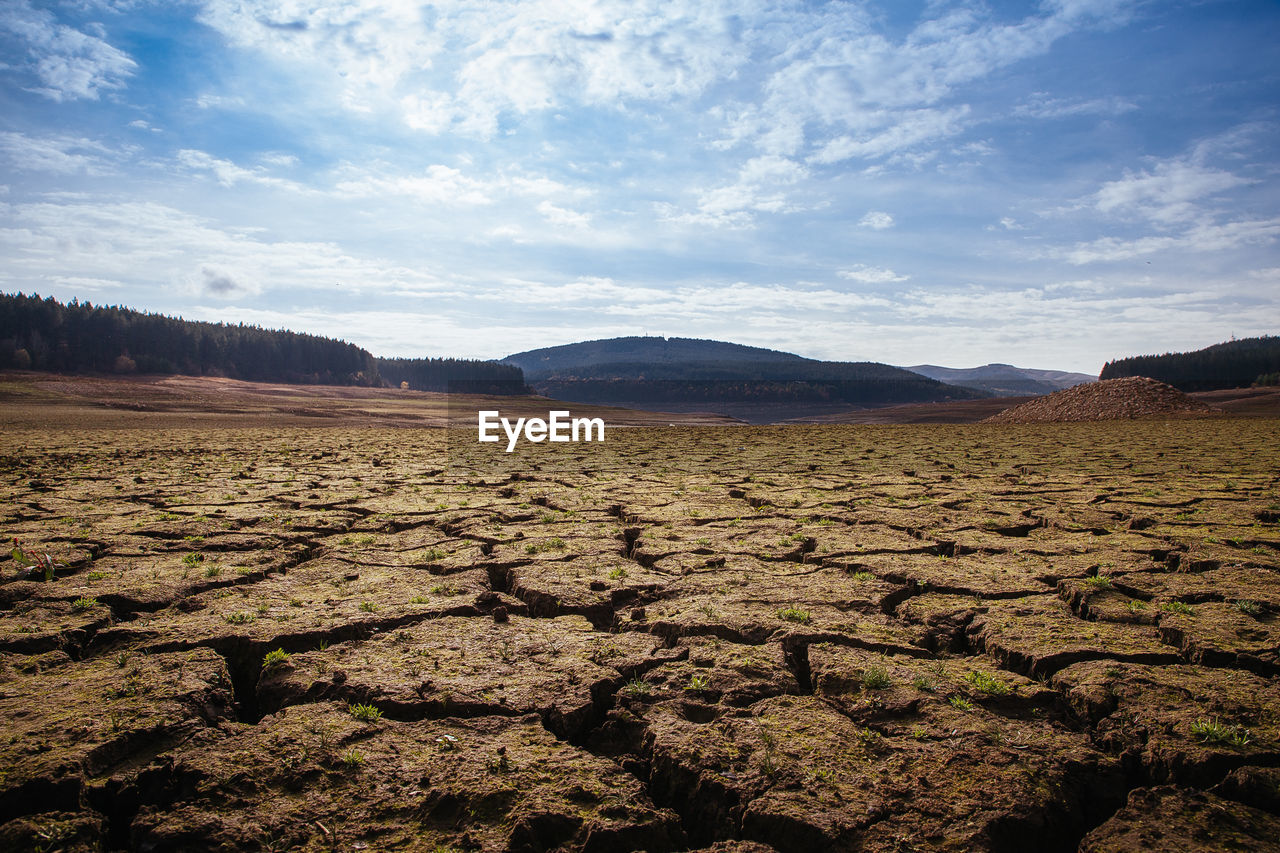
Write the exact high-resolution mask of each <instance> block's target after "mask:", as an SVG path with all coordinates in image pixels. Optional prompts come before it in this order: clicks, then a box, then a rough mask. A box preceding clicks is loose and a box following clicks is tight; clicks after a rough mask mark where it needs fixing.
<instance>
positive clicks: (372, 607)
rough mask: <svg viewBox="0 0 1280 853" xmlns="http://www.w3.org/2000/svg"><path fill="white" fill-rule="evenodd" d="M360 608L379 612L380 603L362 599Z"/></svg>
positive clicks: (369, 611)
mask: <svg viewBox="0 0 1280 853" xmlns="http://www.w3.org/2000/svg"><path fill="white" fill-rule="evenodd" d="M360 609H361V610H362V611H363V612H365V613H377V612H378V605H376V604H374V603H373V602H372V601H362V602H360Z"/></svg>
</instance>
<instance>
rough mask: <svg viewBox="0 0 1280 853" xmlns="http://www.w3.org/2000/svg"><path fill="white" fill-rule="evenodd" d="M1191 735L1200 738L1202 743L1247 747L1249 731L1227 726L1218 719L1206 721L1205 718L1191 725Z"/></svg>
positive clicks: (1239, 727)
mask: <svg viewBox="0 0 1280 853" xmlns="http://www.w3.org/2000/svg"><path fill="white" fill-rule="evenodd" d="M1191 734H1192V735H1194V736H1195V737H1198V738H1200V742H1201V743H1225V744H1228V745H1230V746H1247V745H1248V744H1249V730H1248V729H1246V728H1245V727H1244V726H1227V725H1223V724H1222V723H1220V722H1218V719H1217V717H1214V718H1213V719H1212V720H1206V719H1204V718H1203V717H1202V718H1200V719H1198V720H1195V721H1194V722H1192V723H1191Z"/></svg>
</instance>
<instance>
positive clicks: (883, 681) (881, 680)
mask: <svg viewBox="0 0 1280 853" xmlns="http://www.w3.org/2000/svg"><path fill="white" fill-rule="evenodd" d="M891 684H893V679H891V678H889V670H887V669H885V668H884V667H882V666H869V667H867V668H866V669H864V670H863V671H862V687H863V689H864V690H883V689H885V688H886V687H888V686H889V685H891Z"/></svg>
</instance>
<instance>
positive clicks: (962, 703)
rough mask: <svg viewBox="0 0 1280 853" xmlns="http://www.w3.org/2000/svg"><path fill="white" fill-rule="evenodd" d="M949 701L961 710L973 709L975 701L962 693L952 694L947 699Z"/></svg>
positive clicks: (953, 706)
mask: <svg viewBox="0 0 1280 853" xmlns="http://www.w3.org/2000/svg"><path fill="white" fill-rule="evenodd" d="M947 702H948V703H950V705H951V707H952V708H958V709H960V710H961V711H972V710H973V703H972V702H970V701H969V700H968V699H966V698H964V697H963V696H960V695H956V696H952V697H951V698H950V699H948V700H947Z"/></svg>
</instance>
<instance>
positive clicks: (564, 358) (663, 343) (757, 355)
mask: <svg viewBox="0 0 1280 853" xmlns="http://www.w3.org/2000/svg"><path fill="white" fill-rule="evenodd" d="M499 360H500V361H501V362H502V363H504V364H514V365H516V366H517V367H519V368H521V369H522V370H524V375H525V379H536V378H539V377H545V376H551V375H553V374H557V373H563V372H564V371H566V370H569V369H571V368H581V367H592V368H596V367H598V366H599V365H603V364H619V365H623V364H626V365H655V364H683V363H687V362H691V361H698V362H707V361H713V362H732V363H738V364H741V363H745V362H760V361H775V362H776V361H787V362H803V361H808V362H812V361H814V360H813V359H809V358H804V357H803V356H799V355H793V354H792V353H789V352H779V351H777V350H771V349H764V348H763V347H748V346H743V345H742V344H730V343H725V342H724V341H704V340H699V339H697V338H662V337H633V338H608V339H605V340H599V341H583V342H581V343H576V344H565V345H563V346H558V347H544V348H542V349H532V350H529V351H528V352H518V353H516V354H515V355H509V356H507V357H506V358H503V359H499ZM815 363H816V362H815Z"/></svg>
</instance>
